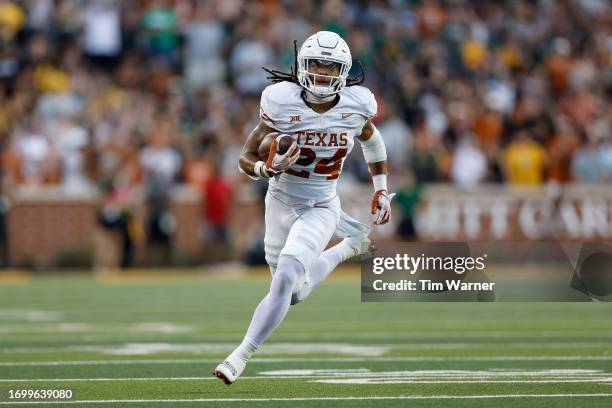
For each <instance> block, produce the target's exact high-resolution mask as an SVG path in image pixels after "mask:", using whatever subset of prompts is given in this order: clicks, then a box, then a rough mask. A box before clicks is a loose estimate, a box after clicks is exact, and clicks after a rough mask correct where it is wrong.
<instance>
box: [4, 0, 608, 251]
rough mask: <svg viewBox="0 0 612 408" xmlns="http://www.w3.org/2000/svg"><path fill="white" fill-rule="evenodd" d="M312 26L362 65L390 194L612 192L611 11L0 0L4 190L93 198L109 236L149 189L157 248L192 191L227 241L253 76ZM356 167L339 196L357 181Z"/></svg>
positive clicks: (567, 2) (545, 1)
mask: <svg viewBox="0 0 612 408" xmlns="http://www.w3.org/2000/svg"><path fill="white" fill-rule="evenodd" d="M318 30H331V31H335V32H337V33H339V34H340V35H342V36H343V37H344V38H345V39H346V40H347V42H348V44H349V46H350V47H351V50H352V53H353V59H354V60H355V61H357V60H359V61H361V63H362V64H363V66H364V69H365V74H366V80H365V84H364V85H365V86H368V87H369V88H370V89H371V90H372V91H373V92H374V93H375V95H376V98H377V100H378V104H379V113H378V116H377V118H376V119H375V122H376V124H377V126H378V127H379V128H380V130H381V132H382V135H383V137H384V139H385V142H386V145H387V151H388V152H389V162H390V167H391V177H392V183H393V182H395V183H396V185H402V184H403V183H406V182H414V181H416V182H417V184H419V185H420V184H421V183H430V182H452V183H454V184H456V185H457V186H459V187H461V188H470V187H472V186H475V185H478V184H481V183H485V182H496V183H500V182H504V183H513V184H542V183H545V182H547V181H551V180H552V181H557V182H559V183H565V182H570V181H578V182H587V183H597V182H607V181H612V137H611V131H612V103H611V100H612V6H611V5H610V2H609V1H607V0H560V1H555V0H538V1H536V0H534V1H526V0H506V1H484V0H472V1H467V0H447V1H442V0H423V1H411V0H387V1H382V0H381V1H357V0H355V1H350V0H346V1H343V0H324V1H298V0H262V1H245V0H202V1H195V0H167V1H162V0H137V1H116V0H87V1H85V0H0V106H1V109H0V143H1V146H2V170H3V184H2V186H3V188H5V189H7V188H10V187H11V186H13V185H17V184H19V185H26V186H38V185H44V184H55V185H59V186H62V188H64V189H65V191H66V194H70V193H73V192H76V193H78V192H81V191H88V190H91V189H98V190H99V191H101V192H102V193H103V194H104V197H105V203H106V205H105V206H104V208H103V211H101V215H100V216H101V218H102V222H103V223H104V222H108V220H111V221H112V222H111V224H113V223H115V222H116V221H117V220H125V217H126V216H125V214H129V211H127V210H126V209H129V208H130V206H133V205H135V204H134V203H132V202H131V200H133V198H132V196H133V194H130V192H131V191H132V189H134V188H135V186H144V199H145V200H146V202H147V203H148V208H149V213H150V214H154V217H153V216H152V217H153V218H152V221H151V222H152V224H151V225H150V226H149V233H150V234H157V235H158V236H159V237H158V239H159V240H161V242H163V240H164V238H163V237H164V229H166V230H168V231H170V230H171V229H172V222H171V220H170V219H168V218H167V217H166V211H167V207H168V204H167V201H168V192H169V191H170V189H171V188H172V187H173V186H174V185H175V184H176V183H189V184H192V185H193V186H195V187H196V188H198V189H201V190H202V191H203V192H204V193H205V196H206V204H205V208H204V209H203V217H204V218H205V219H206V220H207V223H208V225H209V228H208V233H209V234H211V236H214V237H224V236H225V234H226V231H225V229H224V228H225V225H226V224H227V222H228V217H229V214H228V210H227V208H228V206H229V203H231V202H232V201H234V200H251V199H252V196H251V195H249V194H244V193H241V191H242V190H241V186H244V185H246V184H249V183H250V182H249V181H248V180H245V178H244V177H243V176H241V175H240V174H239V173H238V171H237V167H236V158H237V156H238V154H239V152H240V149H241V147H242V144H243V141H244V140H245V137H246V135H247V134H248V133H249V131H250V130H251V129H252V128H253V127H254V125H255V124H256V122H257V120H258V113H259V109H258V104H259V96H260V93H261V90H262V89H263V88H264V87H265V86H266V85H267V84H268V83H269V81H268V80H267V79H266V73H265V72H264V71H263V70H262V69H261V67H262V66H267V67H271V68H277V69H281V70H285V71H288V70H289V68H290V66H291V65H292V64H293V58H294V51H293V40H294V39H295V40H297V41H298V45H299V44H300V43H301V41H303V39H305V38H306V37H307V36H308V35H310V34H312V33H313V32H316V31H318ZM356 66H357V64H354V68H353V73H357V70H356ZM360 156H361V155H359V154H357V155H355V154H354V155H352V157H351V158H350V159H349V160H348V161H347V163H346V168H345V171H344V172H343V178H344V179H346V180H347V182H349V183H350V182H355V183H367V182H368V174H367V167H366V166H365V163H363V160H362V158H361V157H360ZM244 188H250V187H244ZM121 217H123V218H121ZM164 217H166V218H164ZM113 225H119V224H113ZM121 225H123V224H121ZM117 228H119V229H122V228H126V227H125V226H119V227H117ZM166 232H167V231H166ZM126 234H127V233H126ZM157 235H156V236H157Z"/></svg>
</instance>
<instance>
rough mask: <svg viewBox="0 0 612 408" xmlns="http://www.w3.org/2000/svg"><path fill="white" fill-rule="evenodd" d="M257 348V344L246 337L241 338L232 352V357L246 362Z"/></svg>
mask: <svg viewBox="0 0 612 408" xmlns="http://www.w3.org/2000/svg"><path fill="white" fill-rule="evenodd" d="M256 350H257V345H256V344H254V343H253V342H252V341H251V340H250V339H249V338H248V337H245V338H244V340H242V343H240V345H239V346H238V347H236V349H235V350H234V351H233V352H232V354H231V355H232V356H233V357H237V358H239V359H241V360H242V361H244V362H246V361H248V360H249V359H250V358H251V355H252V354H253V353H254V352H255V351H256Z"/></svg>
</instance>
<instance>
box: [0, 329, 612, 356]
mask: <svg viewBox="0 0 612 408" xmlns="http://www.w3.org/2000/svg"><path fill="white" fill-rule="evenodd" d="M67 334H69V333H67ZM44 338H45V336H41V335H37V339H38V340H41V339H44ZM94 338H95V336H91V338H90V339H92V340H93V339H94ZM2 339H3V340H4V341H9V340H11V341H14V340H16V339H19V338H18V337H15V336H2ZM81 339H82V338H81ZM138 345H142V346H143V347H152V346H155V345H164V346H165V348H167V349H169V350H167V351H186V352H189V351H190V350H191V351H193V352H202V351H207V350H208V351H211V352H216V351H219V350H223V351H225V350H232V349H233V348H234V347H235V346H236V344H235V343H233V342H218V343H217V342H211V343H179V342H164V343H136V342H130V341H129V340H128V341H125V342H122V343H119V344H110V345H108V344H100V345H88V346H82V345H79V344H70V345H66V346H62V347H44V346H43V347H3V348H0V354H22V353H58V352H60V353H61V352H74V351H83V352H98V353H104V352H105V351H109V350H110V351H113V350H120V351H121V352H122V353H123V354H125V355H129V353H128V351H130V350H123V349H125V347H134V346H138ZM321 347H324V348H326V351H327V352H345V353H348V352H350V351H351V349H354V350H358V349H359V348H365V349H367V348H372V349H373V350H374V351H378V352H380V350H381V349H387V350H388V349H395V350H417V349H418V350H456V349H475V348H479V349H483V348H489V349H497V348H499V347H500V343H498V342H455V343H384V344H371V345H365V344H360V343H344V342H323V343H321V342H318V343H316V342H315V343H307V342H300V343H288V342H282V343H270V344H268V345H266V346H264V347H263V348H262V350H260V353H262V352H265V353H268V354H269V351H270V352H272V351H274V352H275V353H277V354H278V350H283V351H286V352H287V353H292V352H295V351H296V350H300V349H301V350H303V351H302V353H303V352H304V350H305V351H309V350H310V351H312V350H311V349H315V351H316V349H317V348H321ZM334 347H336V350H334V349H333V348H334ZM342 347H346V348H348V349H347V350H342ZM504 347H505V348H516V349H521V348H522V349H533V348H534V347H539V348H545V349H558V348H591V347H605V348H608V349H609V347H610V343H609V342H605V341H579V342H564V341H550V342H542V341H521V342H509V343H505V344H504ZM182 348H187V349H185V350H181V349H182ZM124 351H125V352H124ZM161 351H166V350H161ZM161 351H159V350H158V351H157V352H161ZM151 354H153V353H151ZM376 355H377V354H373V355H372V356H376Z"/></svg>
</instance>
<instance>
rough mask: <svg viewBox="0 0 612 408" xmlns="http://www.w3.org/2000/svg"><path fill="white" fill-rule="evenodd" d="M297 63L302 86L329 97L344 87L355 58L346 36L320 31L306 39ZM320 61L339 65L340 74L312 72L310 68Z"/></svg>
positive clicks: (329, 66)
mask: <svg viewBox="0 0 612 408" xmlns="http://www.w3.org/2000/svg"><path fill="white" fill-rule="evenodd" d="M297 63H298V72H297V78H298V81H299V83H300V85H301V86H302V87H303V88H304V89H306V90H307V91H309V92H311V93H312V94H314V95H316V96H318V97H326V96H330V95H335V94H337V93H338V92H340V91H341V90H342V89H344V87H345V86H346V79H347V77H348V73H349V71H350V69H351V65H352V64H353V60H352V57H351V50H350V49H349V47H348V45H347V43H346V41H344V40H343V39H342V37H340V36H339V35H338V34H336V33H333V32H331V31H319V32H318V33H316V34H313V35H311V36H310V37H308V38H307V39H306V41H304V44H302V47H300V51H299V52H298V55H297ZM316 64H320V65H323V66H326V67H328V68H330V69H331V68H334V70H335V68H338V75H320V74H314V73H311V72H308V68H309V67H311V66H313V65H314V66H316Z"/></svg>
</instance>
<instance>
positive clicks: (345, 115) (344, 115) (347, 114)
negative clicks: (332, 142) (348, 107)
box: [342, 113, 353, 119]
mask: <svg viewBox="0 0 612 408" xmlns="http://www.w3.org/2000/svg"><path fill="white" fill-rule="evenodd" d="M351 116H353V114H352V113H343V114H342V119H346V118H348V117H351Z"/></svg>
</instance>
